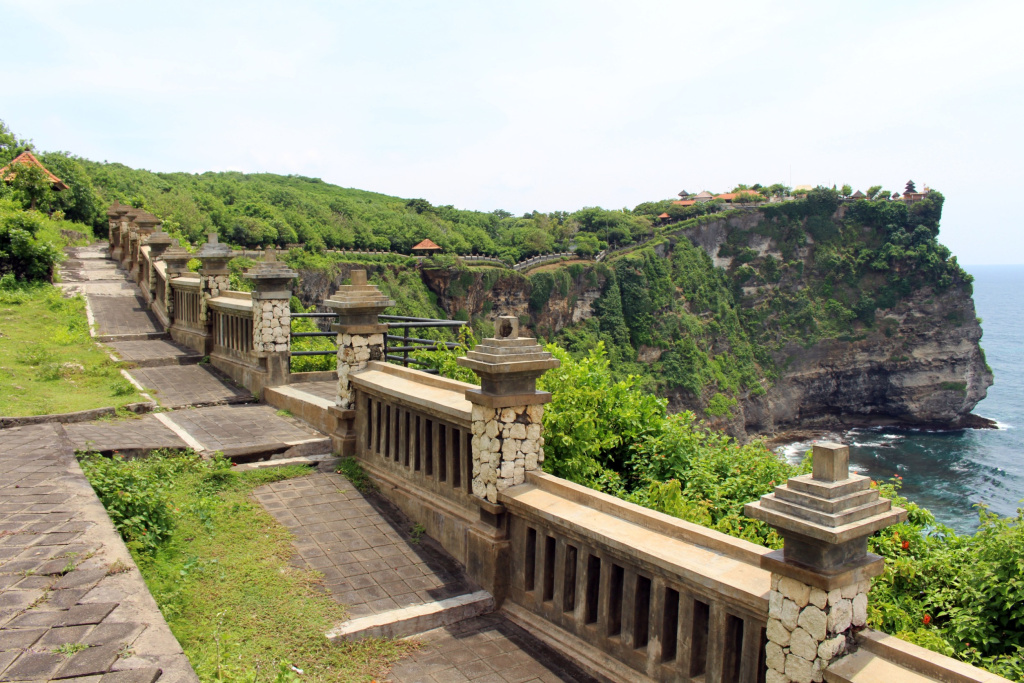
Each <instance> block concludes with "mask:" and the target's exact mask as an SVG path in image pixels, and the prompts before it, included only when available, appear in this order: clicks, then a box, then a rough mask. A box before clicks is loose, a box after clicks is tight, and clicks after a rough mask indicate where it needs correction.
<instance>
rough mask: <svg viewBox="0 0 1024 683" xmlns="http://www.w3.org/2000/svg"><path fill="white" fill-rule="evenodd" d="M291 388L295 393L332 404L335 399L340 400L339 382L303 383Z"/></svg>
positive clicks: (291, 385) (293, 385)
mask: <svg viewBox="0 0 1024 683" xmlns="http://www.w3.org/2000/svg"><path fill="white" fill-rule="evenodd" d="M289 387H290V388H292V389H294V390H295V391H301V392H303V393H306V394H312V395H313V396H316V397H317V398H324V399H327V400H328V401H330V402H331V403H334V401H335V399H337V398H338V382H337V381H336V380H332V381H330V382H302V383H300V384H290V385H289Z"/></svg>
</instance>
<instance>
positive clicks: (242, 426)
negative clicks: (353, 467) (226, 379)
mask: <svg viewBox="0 0 1024 683" xmlns="http://www.w3.org/2000/svg"><path fill="white" fill-rule="evenodd" d="M161 417H163V418H164V419H165V421H168V420H169V421H170V422H172V423H173V424H174V425H176V426H177V427H178V428H179V429H180V430H183V431H185V432H187V433H188V434H189V436H190V437H191V438H192V440H193V443H195V442H198V445H199V450H204V451H222V450H226V449H229V448H244V447H253V446H262V445H266V444H278V443H280V444H287V445H289V446H297V447H305V448H299V449H298V450H302V451H303V453H302V454H303V455H317V454H321V453H329V452H330V450H331V442H330V439H328V438H327V437H326V436H324V435H323V434H321V433H320V432H318V431H316V430H314V429H312V428H311V427H309V426H307V425H306V424H304V423H303V422H300V421H299V420H296V419H295V418H290V417H281V416H279V415H278V414H277V411H275V410H274V409H273V408H271V407H270V406H267V405H244V406H238V405H236V406H215V407H210V408H199V409H196V410H177V411H174V412H172V413H164V414H163V415H161Z"/></svg>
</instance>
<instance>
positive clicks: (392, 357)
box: [289, 313, 469, 374]
mask: <svg viewBox="0 0 1024 683" xmlns="http://www.w3.org/2000/svg"><path fill="white" fill-rule="evenodd" d="M292 318H293V319H294V318H315V319H331V321H332V322H334V321H336V320H337V315H336V314H334V313H292ZM379 320H380V321H381V322H382V323H384V324H386V325H387V326H388V334H387V335H386V336H385V338H384V346H385V349H384V358H385V360H387V361H388V362H390V363H395V364H396V365H402V366H405V367H409V366H410V365H421V366H422V365H426V363H425V362H423V361H421V360H417V359H416V358H413V357H411V356H410V355H409V354H410V353H412V352H414V351H423V350H427V351H432V350H434V349H436V348H437V346H438V344H440V345H441V346H442V347H443V348H446V349H455V348H458V346H459V345H458V344H457V343H455V342H448V341H438V340H436V339H424V338H422V337H414V336H411V334H410V330H419V329H425V328H427V329H429V328H449V329H453V330H454V329H457V328H461V327H467V326H469V323H468V322H466V321H465V320H439V319H437V318H414V317H410V316H403V315H382V316H379ZM392 331H395V332H396V333H397V332H398V331H401V332H402V333H401V334H392V333H391V332H392ZM337 336H338V335H337V333H336V332H319V331H318V332H292V337H293V338H295V337H323V338H325V339H330V340H332V341H335V340H336V339H337ZM332 346H333V348H332V349H329V350H323V351H293V350H291V349H289V353H290V354H291V355H292V356H333V355H336V354H337V353H338V348H337V343H336V341H335V343H334V344H332ZM421 369H423V370H424V371H425V372H429V373H431V374H436V373H437V370H434V369H432V368H421Z"/></svg>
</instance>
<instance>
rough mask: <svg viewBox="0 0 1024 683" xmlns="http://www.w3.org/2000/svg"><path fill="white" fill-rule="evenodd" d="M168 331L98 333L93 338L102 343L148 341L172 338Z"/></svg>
mask: <svg viewBox="0 0 1024 683" xmlns="http://www.w3.org/2000/svg"><path fill="white" fill-rule="evenodd" d="M170 338H171V335H169V334H167V333H166V332H139V333H136V334H98V335H96V336H95V337H93V339H95V340H96V341H98V342H100V343H109V342H126V341H146V340H150V339H170Z"/></svg>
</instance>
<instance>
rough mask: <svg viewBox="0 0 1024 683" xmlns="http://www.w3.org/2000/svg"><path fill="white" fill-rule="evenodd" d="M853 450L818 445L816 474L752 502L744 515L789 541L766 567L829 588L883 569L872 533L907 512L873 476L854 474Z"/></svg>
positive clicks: (767, 558) (764, 560) (770, 556)
mask: <svg viewBox="0 0 1024 683" xmlns="http://www.w3.org/2000/svg"><path fill="white" fill-rule="evenodd" d="M849 453H850V451H849V448H847V447H846V446H843V445H841V444H835V443H822V444H816V445H815V446H814V450H813V455H812V458H813V463H812V471H813V473H812V474H803V475H800V476H799V477H793V478H791V479H790V480H789V481H788V482H786V484H785V485H784V486H777V487H775V491H774V493H769V494H767V495H765V496H761V499H760V500H757V501H755V502H753V503H747V505H746V507H745V508H744V513H745V514H746V515H747V516H748V517H753V518H755V519H760V520H761V521H763V522H766V523H768V524H770V525H771V526H773V527H775V529H776V530H777V531H778V532H779V535H780V536H782V538H783V541H784V543H783V549H782V550H781V551H775V552H772V553H769V554H767V555H764V556H762V558H761V566H762V567H764V568H766V569H771V571H773V572H776V573H778V574H782V575H787V576H792V577H793V578H796V579H799V580H800V581H803V582H804V583H806V584H809V585H812V586H817V587H819V588H821V589H822V590H825V591H830V590H832V589H833V588H836V587H838V586H841V585H846V584H848V583H851V582H853V583H856V582H857V581H860V580H864V579H866V578H870V577H872V576H877V575H878V574H879V573H881V571H882V569H883V565H882V558H880V557H879V556H877V555H873V554H871V553H869V552H868V548H867V539H868V536H870V535H871V534H873V533H875V532H876V531H878V530H879V529H884V528H885V527H887V526H891V525H893V524H897V523H899V522H901V521H904V520H905V519H906V518H907V512H906V510H903V509H902V508H894V507H892V501H890V500H889V499H887V498H881V497H880V496H879V495H878V491H877V490H875V489H872V488H871V480H870V479H869V478H868V477H865V476H863V475H859V474H850V472H849V457H850V456H849Z"/></svg>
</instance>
